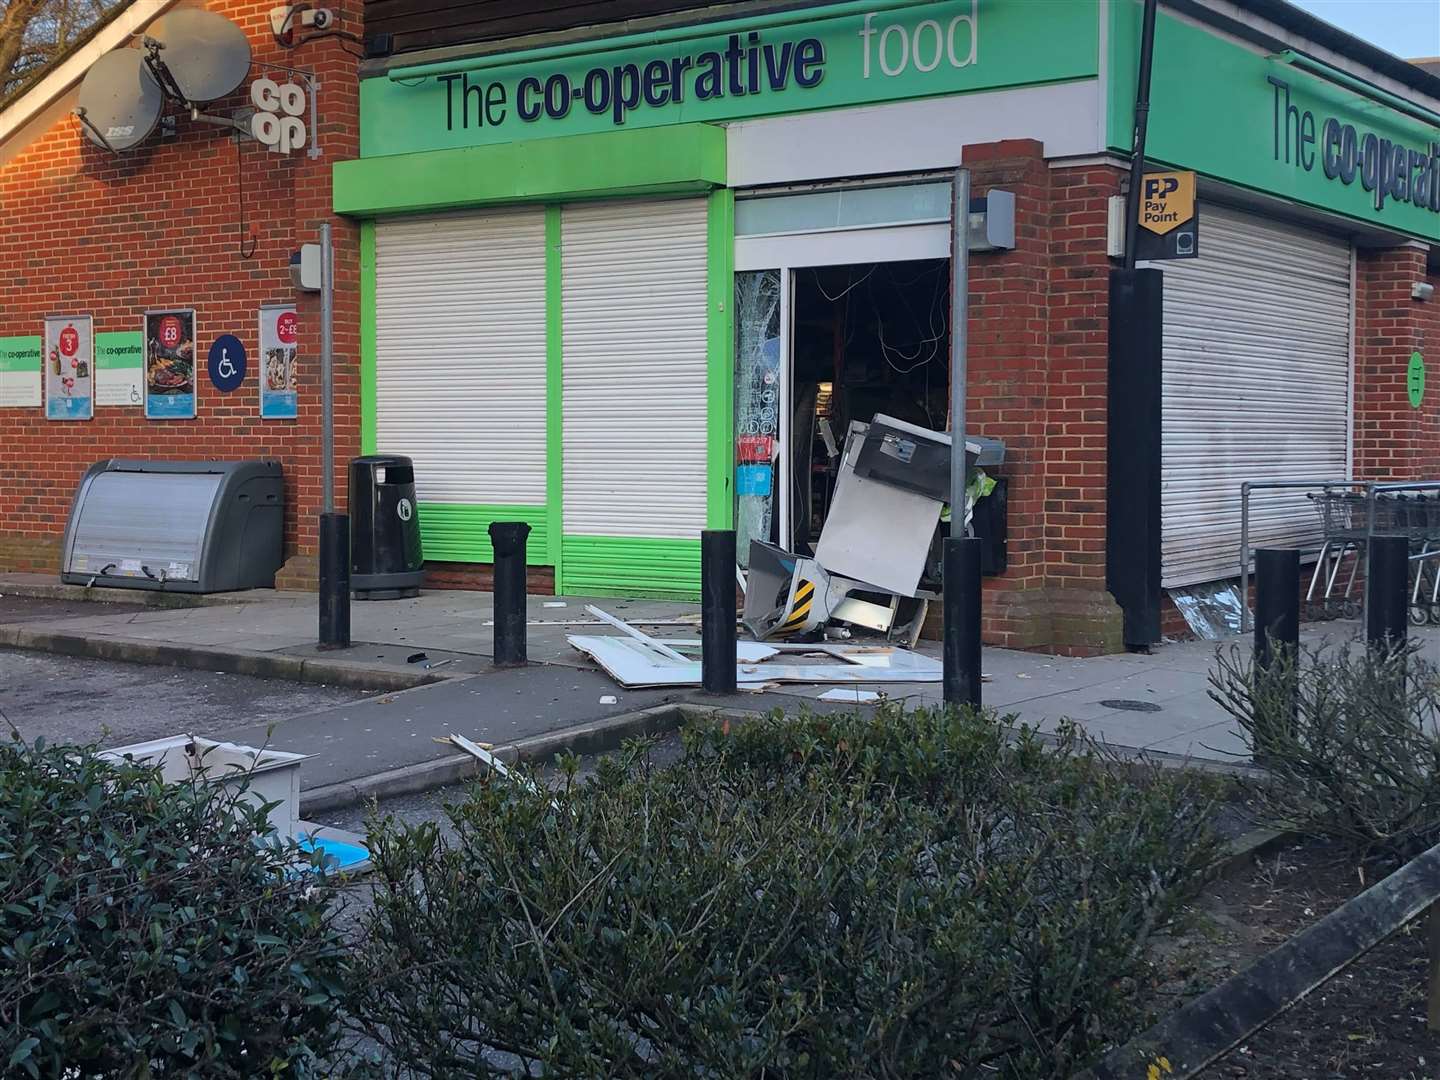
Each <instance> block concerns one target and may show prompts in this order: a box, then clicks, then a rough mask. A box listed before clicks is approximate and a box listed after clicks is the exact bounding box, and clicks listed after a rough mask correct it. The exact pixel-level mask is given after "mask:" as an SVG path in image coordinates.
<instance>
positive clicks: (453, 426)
mask: <svg viewBox="0 0 1440 1080" xmlns="http://www.w3.org/2000/svg"><path fill="white" fill-rule="evenodd" d="M375 444H376V450H377V452H379V453H395V454H408V455H410V456H411V457H413V458H414V459H415V488H416V493H417V494H418V495H419V497H420V498H421V499H423V500H427V501H432V502H445V503H463V504H470V505H496V504H499V505H518V506H539V505H543V504H544V502H545V212H544V210H543V209H522V210H500V211H495V210H491V211H485V212H483V213H459V214H437V215H431V216H426V217H414V218H402V219H397V220H394V221H381V222H379V223H377V224H376V226H375Z"/></svg>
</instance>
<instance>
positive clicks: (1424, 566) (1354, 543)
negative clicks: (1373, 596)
mask: <svg viewBox="0 0 1440 1080" xmlns="http://www.w3.org/2000/svg"><path fill="white" fill-rule="evenodd" d="M1428 486H1429V485H1427V487H1428ZM1308 498H1309V499H1311V500H1312V502H1313V503H1314V504H1315V509H1316V511H1317V512H1318V513H1319V515H1320V520H1321V523H1322V525H1323V527H1324V539H1323V543H1322V544H1321V547H1320V556H1319V558H1318V559H1317V560H1316V563H1315V569H1314V571H1313V572H1312V574H1311V575H1310V587H1309V589H1308V590H1307V591H1306V594H1305V601H1306V605H1307V607H1308V608H1309V609H1310V614H1311V616H1312V617H1313V616H1316V615H1328V616H1336V615H1343V616H1346V617H1353V616H1355V615H1358V614H1359V613H1360V606H1361V601H1362V595H1361V591H1360V588H1359V587H1358V585H1357V578H1358V576H1359V571H1360V565H1361V563H1362V562H1363V561H1364V560H1365V557H1366V554H1367V550H1368V545H1369V542H1370V540H1372V539H1373V538H1375V537H1377V536H1403V537H1405V538H1406V539H1407V540H1408V541H1409V543H1410V621H1411V622H1412V623H1414V624H1415V625H1417V626H1421V625H1424V624H1425V623H1428V622H1435V623H1437V624H1440V491H1430V492H1426V491H1414V492H1404V491H1387V490H1375V489H1373V488H1370V489H1367V490H1366V491H1364V492H1359V491H1355V490H1354V489H1353V488H1349V487H1334V488H1332V487H1326V488H1323V489H1322V490H1320V491H1316V492H1311V493H1309V495H1308Z"/></svg>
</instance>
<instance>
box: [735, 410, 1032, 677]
mask: <svg viewBox="0 0 1440 1080" xmlns="http://www.w3.org/2000/svg"><path fill="white" fill-rule="evenodd" d="M965 453H966V456H967V458H968V459H969V463H970V465H971V466H972V467H973V466H975V465H976V464H982V463H983V464H1000V463H1001V462H1002V461H1003V460H1004V454H1005V447H1004V444H1003V443H1001V442H999V441H998V440H994V439H979V438H976V439H967V440H966V442H965ZM950 456H951V438H950V436H949V435H948V434H947V433H945V432H942V431H933V430H931V429H929V428H923V427H919V426H917V425H915V424H909V423H906V422H905V421H903V420H897V419H896V418H894V417H892V416H886V415H884V414H883V413H877V414H876V415H875V418H874V419H873V421H872V422H871V423H869V424H864V423H859V422H855V423H852V424H851V425H850V431H849V434H848V436H847V437H846V440H845V449H844V452H843V454H841V456H840V464H839V470H838V473H837V475H836V479H835V491H834V496H833V498H832V501H831V503H830V508H829V511H828V513H827V514H826V516H825V523H824V525H823V526H822V527H821V530H820V536H819V539H818V542H817V543H816V545H815V552H814V554H813V555H810V556H807V555H800V554H796V553H794V552H789V551H786V550H785V549H784V548H781V547H779V546H777V545H775V544H770V543H767V542H765V541H763V540H759V539H754V538H752V539H751V540H750V549H749V558H748V574H747V575H746V577H745V579H744V588H743V591H744V594H745V604H744V612H743V622H744V624H745V627H746V628H747V629H748V630H749V631H750V633H751V634H753V635H754V636H755V638H756V639H757V640H759V641H768V640H770V639H771V638H777V637H780V638H788V637H798V636H805V635H813V634H815V633H817V632H820V631H821V630H823V628H824V627H826V626H827V625H828V624H830V623H832V622H839V623H847V624H849V625H851V626H856V627H861V628H864V629H866V630H869V631H872V632H874V633H878V634H882V635H884V636H885V638H886V640H888V641H898V642H903V643H904V644H905V645H906V646H907V647H909V648H912V649H913V648H914V647H915V644H916V642H918V641H919V639H920V632H921V630H922V629H923V627H924V624H925V617H926V615H927V614H928V612H929V606H930V601H931V600H933V599H935V598H936V597H937V595H938V594H937V593H936V592H935V590H934V588H933V587H932V588H926V587H925V586H924V583H925V582H926V580H927V572H929V574H930V578H931V579H933V577H934V572H935V569H936V567H935V557H934V552H935V550H936V548H935V541H936V538H937V536H938V530H939V527H940V524H941V522H942V520H945V515H946V514H947V513H948V506H947V500H948V498H949V488H950ZM991 486H992V487H993V484H992V485H991ZM987 490H988V489H984V487H983V485H980V486H977V488H976V490H975V491H974V492H973V493H967V500H966V501H967V506H966V508H965V521H966V522H967V523H968V522H969V521H970V514H971V508H972V507H973V504H974V501H975V500H977V499H979V498H983V497H984V496H985V494H986V493H987ZM931 584H932V585H933V580H932V581H931Z"/></svg>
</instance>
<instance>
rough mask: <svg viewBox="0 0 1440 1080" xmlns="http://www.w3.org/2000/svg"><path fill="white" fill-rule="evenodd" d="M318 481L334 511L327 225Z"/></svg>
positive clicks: (326, 233)
mask: <svg viewBox="0 0 1440 1080" xmlns="http://www.w3.org/2000/svg"><path fill="white" fill-rule="evenodd" d="M320 477H321V491H322V493H323V496H324V502H323V503H322V507H323V509H324V512H325V513H327V514H329V513H333V512H334V510H335V255H334V252H333V251H332V250H331V247H330V223H329V222H328V221H327V222H325V223H324V224H323V225H321V226H320Z"/></svg>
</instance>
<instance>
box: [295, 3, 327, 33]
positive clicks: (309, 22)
mask: <svg viewBox="0 0 1440 1080" xmlns="http://www.w3.org/2000/svg"><path fill="white" fill-rule="evenodd" d="M300 23H301V25H302V26H309V27H313V28H314V29H316V30H329V29H331V28H332V27H334V25H335V12H333V11H331V10H330V9H329V8H311V9H310V10H309V11H303V12H301V13H300Z"/></svg>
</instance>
